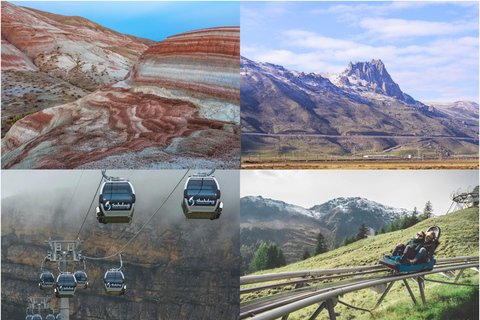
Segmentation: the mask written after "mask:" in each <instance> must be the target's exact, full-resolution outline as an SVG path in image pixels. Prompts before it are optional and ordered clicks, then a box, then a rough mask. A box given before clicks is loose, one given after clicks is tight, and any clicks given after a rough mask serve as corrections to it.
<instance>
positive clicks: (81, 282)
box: [73, 270, 88, 289]
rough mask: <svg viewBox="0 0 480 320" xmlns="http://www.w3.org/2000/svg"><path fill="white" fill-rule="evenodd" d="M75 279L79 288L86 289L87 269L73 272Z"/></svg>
mask: <svg viewBox="0 0 480 320" xmlns="http://www.w3.org/2000/svg"><path fill="white" fill-rule="evenodd" d="M73 276H74V277H75V280H77V288H79V289H86V288H87V287H88V281H87V274H86V273H85V271H81V270H79V271H77V272H75V273H74V274H73Z"/></svg>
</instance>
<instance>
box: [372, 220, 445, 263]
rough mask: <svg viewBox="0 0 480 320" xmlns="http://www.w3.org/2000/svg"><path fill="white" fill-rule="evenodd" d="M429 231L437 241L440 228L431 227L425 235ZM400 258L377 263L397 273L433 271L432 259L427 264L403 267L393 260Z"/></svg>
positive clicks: (385, 258)
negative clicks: (433, 233)
mask: <svg viewBox="0 0 480 320" xmlns="http://www.w3.org/2000/svg"><path fill="white" fill-rule="evenodd" d="M430 231H433V232H435V238H436V239H437V240H438V239H439V238H440V227H437V226H432V227H430V228H428V230H427V232H425V234H427V233H428V232H430ZM400 257H401V256H395V257H383V258H382V259H380V261H379V263H380V264H381V265H384V266H386V267H388V268H390V269H393V270H395V271H398V272H415V271H422V270H427V271H430V270H432V269H433V266H434V265H435V259H434V258H432V259H430V261H429V262H428V263H427V262H424V263H418V264H414V265H411V266H407V265H403V264H401V263H400V262H398V261H396V260H395V258H400Z"/></svg>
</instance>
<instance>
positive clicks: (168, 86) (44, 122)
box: [2, 27, 240, 168]
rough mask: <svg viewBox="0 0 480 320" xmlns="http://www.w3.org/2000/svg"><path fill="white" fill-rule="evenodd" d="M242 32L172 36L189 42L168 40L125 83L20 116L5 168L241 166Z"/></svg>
mask: <svg viewBox="0 0 480 320" xmlns="http://www.w3.org/2000/svg"><path fill="white" fill-rule="evenodd" d="M239 34H240V32H239V28H238V27H221V28H211V29H206V30H202V31H196V32H190V33H185V34H182V35H178V36H176V37H173V42H175V41H176V39H177V38H179V39H183V40H180V42H181V41H188V42H189V43H190V44H192V43H193V45H192V46H188V47H186V46H177V47H175V46H173V47H172V40H171V39H167V40H166V41H162V42H160V43H158V44H156V45H155V46H153V47H151V48H150V49H149V50H147V51H146V52H145V53H144V54H143V55H142V56H141V57H140V58H139V60H138V62H137V63H136V64H135V65H134V66H133V68H132V71H131V72H130V73H129V75H128V76H127V77H126V79H125V80H124V81H120V82H117V83H115V84H111V85H107V86H104V87H102V88H100V89H98V90H96V91H95V92H93V93H92V94H90V95H88V96H86V97H84V98H82V99H80V100H77V101H75V102H72V103H69V104H66V105H61V106H57V107H55V108H50V109H46V110H43V111H40V112H37V113H35V114H33V115H31V116H27V117H25V118H24V119H21V120H20V121H18V122H17V123H16V124H15V125H14V126H13V127H12V129H11V130H10V131H9V132H8V133H7V134H6V136H5V138H4V139H3V140H2V154H3V157H2V166H3V168H77V167H81V166H84V168H85V165H86V166H87V167H88V164H89V163H98V161H102V167H108V168H131V167H132V166H133V167H136V168H138V167H143V168H162V167H165V166H166V167H168V168H172V167H173V168H178V164H180V166H181V167H185V166H191V165H192V164H193V163H195V164H196V165H198V166H200V167H210V166H213V167H216V168H232V167H237V166H238V162H239V161H233V163H232V161H231V160H232V159H233V160H235V159H237V160H238V159H239V149H240V147H239V146H240V142H239V136H238V135H239V128H238V123H239V119H238V117H239V105H238V104H239V97H238V96H239V91H240V89H239V80H238V79H239V75H238V59H239V52H238V45H239V41H240V39H239ZM212 43H213V44H215V43H216V45H207V44H212ZM195 44H196V45H195ZM192 47H194V48H195V49H194V50H193V51H192V50H191V48H192ZM189 48H190V49H189ZM175 68H177V70H175ZM178 68H180V69H178ZM182 68H183V69H182ZM172 70H173V71H174V72H172ZM177 72H181V73H180V75H183V76H181V77H180V78H178V76H177ZM172 76H173V77H177V78H178V79H177V80H176V81H170V78H171V77H172ZM235 78H237V80H235ZM185 159H186V162H185ZM189 159H190V160H191V161H190V160H189Z"/></svg>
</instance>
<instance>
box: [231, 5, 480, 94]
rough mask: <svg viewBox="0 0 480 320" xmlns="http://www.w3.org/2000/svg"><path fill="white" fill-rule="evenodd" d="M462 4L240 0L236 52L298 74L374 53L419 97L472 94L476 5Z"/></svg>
mask: <svg viewBox="0 0 480 320" xmlns="http://www.w3.org/2000/svg"><path fill="white" fill-rule="evenodd" d="M478 6H479V4H478V1H470V2H459V1H451V2H432V1H426V2H419V1H401V2H380V1H375V2H360V1H350V2H340V1H313V2H310V1H306V2H249V1H244V2H241V5H240V15H241V20H240V26H241V54H242V55H243V56H245V57H246V58H249V59H252V60H254V61H260V62H270V63H274V64H279V65H282V66H284V67H286V68H287V69H293V70H298V71H306V72H331V73H341V72H342V71H343V70H345V68H346V67H347V66H348V63H349V62H350V61H352V62H354V61H371V60H372V59H381V60H382V61H383V63H384V64H385V66H386V68H387V71H388V72H389V73H390V75H391V76H392V78H393V80H394V81H395V82H397V83H398V84H399V85H400V88H401V89H402V90H403V91H404V92H406V93H408V94H410V95H411V96H413V98H415V99H417V100H421V101H425V102H431V101H442V102H454V101H458V100H471V101H475V102H478V99H479V90H478V88H479V82H478V75H479V48H478V42H479V41H478V38H479V28H478V26H479V20H478V18H479V11H478Z"/></svg>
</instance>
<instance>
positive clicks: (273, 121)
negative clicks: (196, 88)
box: [240, 57, 478, 156]
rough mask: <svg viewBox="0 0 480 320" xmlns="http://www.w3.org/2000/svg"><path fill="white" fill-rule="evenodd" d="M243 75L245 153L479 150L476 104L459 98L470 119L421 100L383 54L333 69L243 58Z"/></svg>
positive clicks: (475, 152) (451, 152)
mask: <svg viewBox="0 0 480 320" xmlns="http://www.w3.org/2000/svg"><path fill="white" fill-rule="evenodd" d="M240 73H241V99H242V102H241V111H242V115H241V116H242V133H249V134H251V135H245V136H244V137H242V152H243V153H244V154H247V153H248V152H260V153H267V152H268V153H276V154H277V155H279V156H284V155H290V154H291V152H292V151H295V152H297V153H310V154H315V153H317V154H318V153H321V154H333V155H350V154H352V153H357V154H360V153H367V152H370V153H372V152H391V153H392V154H395V155H396V154H397V153H399V152H403V154H402V153H401V155H402V156H406V155H407V153H405V152H410V153H411V154H415V152H413V151H414V150H416V149H417V148H421V149H433V150H435V149H437V150H438V149H439V148H441V149H442V150H443V151H442V152H443V156H447V155H455V154H457V155H458V154H478V116H477V117H471V116H470V115H474V114H475V113H476V112H477V114H478V111H476V110H475V108H476V109H477V110H478V104H475V103H467V102H465V103H462V104H461V105H462V107H463V108H466V110H468V113H465V112H464V114H466V115H469V116H468V118H466V117H465V116H462V117H461V116H459V115H458V112H455V111H454V110H447V109H445V108H436V107H434V106H432V105H426V104H424V103H422V102H420V101H417V100H415V99H414V98H412V97H411V96H409V95H408V94H406V93H404V92H403V91H401V89H400V86H399V85H398V84H397V83H395V82H394V80H393V79H392V78H391V76H390V75H389V74H388V72H387V70H386V66H385V65H384V64H383V62H382V61H380V60H372V61H371V62H356V63H354V64H353V63H350V64H349V66H348V67H347V69H346V70H345V71H344V72H343V73H341V74H339V75H334V74H324V73H321V72H317V73H305V72H299V71H294V70H287V69H285V68H283V67H282V66H278V65H273V64H270V63H260V62H255V61H251V60H248V59H246V58H244V57H242V59H241V65H240ZM254 134H267V135H268V136H264V135H262V136H257V135H254ZM406 136H409V138H406ZM417 137H418V138H417ZM426 137H429V138H427V139H425V138H426ZM436 137H438V138H436ZM440 137H441V138H440ZM354 150H355V151H354Z"/></svg>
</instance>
